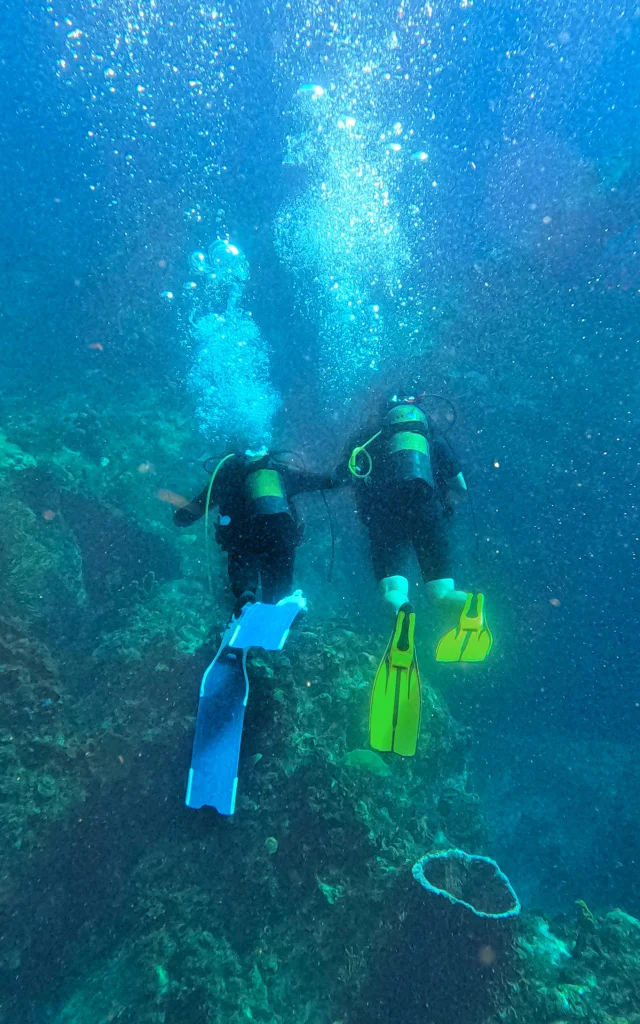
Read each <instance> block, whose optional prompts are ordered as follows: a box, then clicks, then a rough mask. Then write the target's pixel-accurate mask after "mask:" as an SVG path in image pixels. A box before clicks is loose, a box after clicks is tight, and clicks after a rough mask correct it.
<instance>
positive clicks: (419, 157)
mask: <svg viewBox="0 0 640 1024" xmlns="http://www.w3.org/2000/svg"><path fill="white" fill-rule="evenodd" d="M411 159H412V160H415V162H416V163H419V164H423V163H424V162H425V161H426V160H428V159H429V154H428V153H425V152H424V150H419V151H418V152H417V153H412V154H411Z"/></svg>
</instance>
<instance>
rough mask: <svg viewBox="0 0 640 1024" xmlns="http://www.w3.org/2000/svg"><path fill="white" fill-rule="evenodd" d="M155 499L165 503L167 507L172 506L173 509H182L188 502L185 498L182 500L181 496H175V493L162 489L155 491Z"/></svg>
mask: <svg viewBox="0 0 640 1024" xmlns="http://www.w3.org/2000/svg"><path fill="white" fill-rule="evenodd" d="M156 498H158V499H159V500H160V501H165V502H166V503H167V505H173V507H174V508H184V506H185V505H188V504H189V502H188V500H187V499H186V498H183V497H182V495H181V494H176V492H175V491H167V490H165V488H164V487H161V488H160V490H158V491H156Z"/></svg>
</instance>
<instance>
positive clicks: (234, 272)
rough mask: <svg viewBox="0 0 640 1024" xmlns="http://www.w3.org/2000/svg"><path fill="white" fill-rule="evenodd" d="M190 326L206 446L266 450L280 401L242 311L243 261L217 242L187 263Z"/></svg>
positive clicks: (193, 380)
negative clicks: (190, 286)
mask: <svg viewBox="0 0 640 1024" xmlns="http://www.w3.org/2000/svg"><path fill="white" fill-rule="evenodd" d="M189 266H190V270H191V272H192V273H193V274H194V277H195V278H196V280H195V281H193V282H189V283H192V284H193V285H194V287H193V288H192V289H190V290H189V311H188V322H187V324H186V326H185V337H184V341H185V344H186V346H187V347H188V349H189V350H190V353H191V357H192V365H191V369H190V371H189V373H188V377H187V384H188V387H189V390H190V391H191V392H192V394H193V395H194V398H195V403H196V415H197V418H198V423H199V426H200V429H201V431H202V433H203V434H204V435H205V437H207V439H208V440H209V441H210V442H212V443H214V444H216V445H220V446H222V447H225V448H241V449H245V448H254V449H255V448H259V447H260V446H261V445H263V444H266V445H269V444H270V443H271V438H272V429H273V418H274V416H275V413H276V412H277V409H278V407H279V405H280V397H279V395H278V393H277V392H276V391H275V390H274V388H273V387H272V385H271V383H270V360H269V351H268V348H267V345H266V342H265V341H264V339H263V338H262V336H261V334H260V331H259V330H258V327H257V326H256V324H255V322H254V321H253V319H252V318H251V314H250V313H249V312H247V311H246V310H245V309H243V307H242V297H243V293H244V288H245V284H246V282H247V280H248V279H249V264H248V261H247V259H246V257H245V255H244V253H243V252H242V251H241V250H240V249H239V248H238V247H237V246H235V245H232V244H231V243H230V242H229V241H228V240H224V239H218V240H217V241H215V242H214V243H213V244H212V245H211V246H210V247H209V249H208V251H207V252H206V253H205V252H201V251H195V252H192V253H191V256H190V257H189Z"/></svg>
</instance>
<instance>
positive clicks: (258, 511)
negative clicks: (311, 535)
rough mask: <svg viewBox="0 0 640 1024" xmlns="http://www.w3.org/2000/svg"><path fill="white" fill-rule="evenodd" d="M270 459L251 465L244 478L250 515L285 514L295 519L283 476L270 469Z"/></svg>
mask: <svg viewBox="0 0 640 1024" xmlns="http://www.w3.org/2000/svg"><path fill="white" fill-rule="evenodd" d="M270 462H271V460H270V458H269V457H268V456H267V457H266V458H265V459H262V460H261V463H262V464H258V465H250V466H249V467H248V469H247V472H246V474H245V478H244V496H245V501H246V503H247V508H248V511H249V515H250V516H251V517H252V518H253V517H254V516H272V515H277V514H279V513H283V512H284V513H285V514H286V515H290V516H291V517H292V518H293V514H292V512H291V506H290V504H289V501H288V498H287V492H286V490H285V486H284V481H283V479H282V475H281V474H280V473H279V472H278V470H277V469H273V468H270Z"/></svg>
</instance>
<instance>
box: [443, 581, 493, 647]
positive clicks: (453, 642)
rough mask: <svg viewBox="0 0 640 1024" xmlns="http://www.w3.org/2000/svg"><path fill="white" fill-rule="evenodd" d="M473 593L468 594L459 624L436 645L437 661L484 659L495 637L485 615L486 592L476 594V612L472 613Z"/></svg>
mask: <svg viewBox="0 0 640 1024" xmlns="http://www.w3.org/2000/svg"><path fill="white" fill-rule="evenodd" d="M472 604H473V594H467V599H466V601H465V603H464V608H463V609H462V612H461V613H460V620H459V622H458V625H457V626H454V628H453V629H450V630H449V632H448V633H445V635H444V636H443V637H442V639H441V640H440V641H439V642H438V646H437V647H436V661H447V662H452V661H467V662H469V661H471V662H478V661H484V659H485V658H486V657H487V655H488V653H489V651H490V650H491V648H492V646H493V637H492V635H491V631H490V629H489V627H488V626H487V622H486V619H485V617H484V594H477V595H476V613H475V615H470V614H469V613H470V611H471V605H472Z"/></svg>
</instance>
